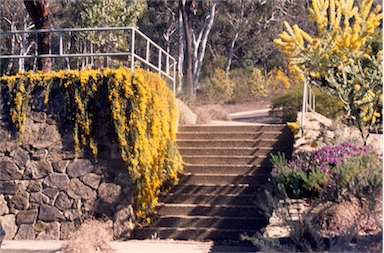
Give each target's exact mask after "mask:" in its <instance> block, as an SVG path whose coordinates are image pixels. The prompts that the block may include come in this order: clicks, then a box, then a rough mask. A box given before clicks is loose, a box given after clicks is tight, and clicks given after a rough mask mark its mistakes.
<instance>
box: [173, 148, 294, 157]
mask: <svg viewBox="0 0 384 253" xmlns="http://www.w3.org/2000/svg"><path fill="white" fill-rule="evenodd" d="M291 149H292V148H290V147H284V148H281V149H279V150H276V149H274V148H273V147H245V148H242V147H238V148H233V147H192V148H188V147H179V151H180V154H181V155H182V156H188V155H189V156H191V155H227V156H267V155H268V154H271V153H272V154H276V153H277V152H278V151H280V152H284V151H289V150H291Z"/></svg>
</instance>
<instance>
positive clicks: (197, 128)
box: [178, 124, 290, 133]
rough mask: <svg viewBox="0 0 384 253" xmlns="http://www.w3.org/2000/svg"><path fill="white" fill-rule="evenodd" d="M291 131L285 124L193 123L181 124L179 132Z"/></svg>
mask: <svg viewBox="0 0 384 253" xmlns="http://www.w3.org/2000/svg"><path fill="white" fill-rule="evenodd" d="M238 131H240V132H268V131H273V132H277V131H278V132H289V131H290V129H289V127H287V125H284V124H266V125H253V126H244V125H243V126H218V125H193V126H179V129H178V132H179V133H180V132H222V133H228V132H238Z"/></svg>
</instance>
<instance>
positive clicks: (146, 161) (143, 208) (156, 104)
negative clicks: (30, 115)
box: [1, 67, 182, 222]
mask: <svg viewBox="0 0 384 253" xmlns="http://www.w3.org/2000/svg"><path fill="white" fill-rule="evenodd" d="M130 73H131V72H130V69H128V68H124V67H121V68H118V69H109V68H107V69H104V70H85V71H78V70H70V71H58V72H54V71H52V72H49V73H40V72H39V73H34V72H27V73H25V72H23V73H18V74H16V75H14V76H3V77H2V78H1V82H2V84H5V87H6V88H7V93H8V94H9V95H8V97H9V99H8V104H9V107H10V114H11V115H10V116H11V119H12V122H13V123H14V125H15V127H16V128H17V129H18V130H19V132H20V134H23V133H24V130H23V129H24V127H23V124H24V122H25V118H26V112H27V105H28V98H29V96H30V94H31V91H32V90H33V89H34V88H35V87H38V86H40V87H44V91H45V99H44V102H45V103H48V100H49V91H50V87H51V85H52V83H53V82H54V81H59V82H60V83H61V86H60V87H61V89H62V92H63V93H64V94H66V95H65V99H66V103H67V104H66V110H68V111H70V112H69V114H70V116H69V118H70V119H72V123H73V141H74V146H75V152H76V153H77V152H79V151H80V150H81V149H82V148H86V147H88V148H89V149H90V150H91V151H92V153H93V154H94V155H95V156H97V153H98V145H97V127H98V124H104V125H105V127H108V124H109V123H108V122H113V126H114V129H113V130H114V132H115V133H116V138H117V142H118V143H119V148H120V152H121V157H122V159H123V161H124V162H125V163H126V165H127V168H128V171H129V174H130V176H131V178H132V181H133V185H134V198H135V207H136V215H137V217H138V218H139V219H140V220H142V221H147V222H150V217H151V215H152V214H153V212H154V209H155V206H156V204H157V198H158V195H159V193H160V191H161V190H164V189H166V188H167V187H169V186H170V185H171V184H173V183H175V182H177V180H178V177H177V176H178V172H179V171H181V170H182V160H181V156H180V154H179V152H178V150H177V147H176V123H177V118H176V117H177V107H176V103H175V99H174V95H173V93H172V92H171V90H170V89H169V88H168V87H167V84H166V82H165V81H164V80H163V79H161V78H160V77H159V76H158V75H156V74H154V73H151V72H147V71H145V70H142V69H137V70H135V72H134V74H133V75H132V76H131V74H130ZM105 93H106V95H107V96H106V97H105V96H104V94H105ZM100 103H101V104H103V105H104V107H103V108H100ZM105 105H106V106H105ZM108 107H109V108H108ZM107 116H109V118H108V119H106V118H103V117H107ZM20 141H22V138H20Z"/></svg>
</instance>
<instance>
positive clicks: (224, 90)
mask: <svg viewBox="0 0 384 253" xmlns="http://www.w3.org/2000/svg"><path fill="white" fill-rule="evenodd" d="M235 86H236V83H235V82H233V81H232V80H231V78H230V77H229V75H227V74H226V73H225V71H224V70H223V69H220V68H217V69H215V71H214V73H213V76H212V77H211V78H207V79H206V81H205V82H204V86H203V93H204V94H205V95H206V96H207V97H208V99H209V101H210V102H219V101H220V102H221V101H224V102H226V101H229V100H231V98H232V95H233V92H234V89H235Z"/></svg>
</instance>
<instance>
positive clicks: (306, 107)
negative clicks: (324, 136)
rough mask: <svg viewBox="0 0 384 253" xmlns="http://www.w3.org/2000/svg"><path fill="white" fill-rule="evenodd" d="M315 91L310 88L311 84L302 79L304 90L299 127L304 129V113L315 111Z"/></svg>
mask: <svg viewBox="0 0 384 253" xmlns="http://www.w3.org/2000/svg"><path fill="white" fill-rule="evenodd" d="M315 102H316V100H315V92H314V91H313V89H312V88H311V85H310V84H308V82H307V81H306V80H305V81H304V92H303V104H302V109H301V129H302V131H304V125H305V122H304V121H305V117H304V116H305V113H306V112H315Z"/></svg>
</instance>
